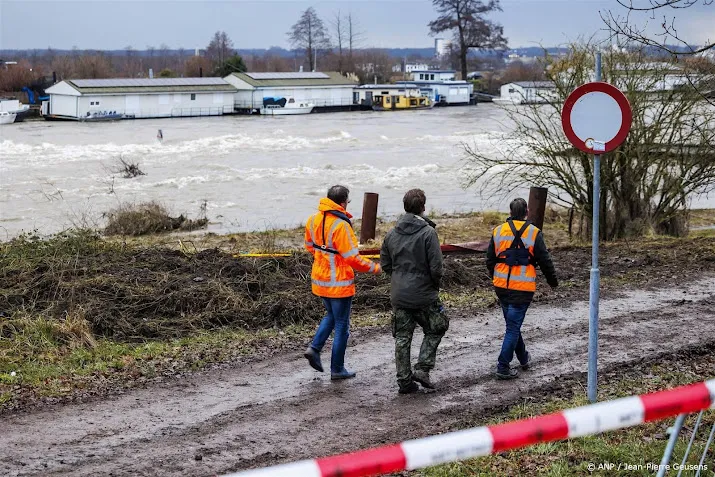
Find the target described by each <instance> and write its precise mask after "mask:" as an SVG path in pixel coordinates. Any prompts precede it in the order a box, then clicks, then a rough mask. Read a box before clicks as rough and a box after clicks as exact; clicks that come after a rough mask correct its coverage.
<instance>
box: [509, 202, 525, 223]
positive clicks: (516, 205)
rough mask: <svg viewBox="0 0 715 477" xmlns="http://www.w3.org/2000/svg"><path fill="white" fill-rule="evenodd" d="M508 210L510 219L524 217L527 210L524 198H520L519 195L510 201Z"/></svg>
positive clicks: (521, 218)
mask: <svg viewBox="0 0 715 477" xmlns="http://www.w3.org/2000/svg"><path fill="white" fill-rule="evenodd" d="M509 211H510V212H511V218H512V219H516V220H523V219H525V218H526V214H527V212H528V208H527V205H526V201H525V200H524V199H522V198H521V197H517V198H516V199H514V200H512V201H511V204H509Z"/></svg>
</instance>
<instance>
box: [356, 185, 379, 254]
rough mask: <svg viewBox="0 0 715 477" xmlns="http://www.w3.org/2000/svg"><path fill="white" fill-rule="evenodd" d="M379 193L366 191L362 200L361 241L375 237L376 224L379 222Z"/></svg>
mask: <svg viewBox="0 0 715 477" xmlns="http://www.w3.org/2000/svg"><path fill="white" fill-rule="evenodd" d="M378 198H379V194H377V193H375V192H365V198H364V199H363V201H362V222H361V224H360V243H361V244H362V243H366V242H367V241H368V240H374V239H375V226H376V223H377V199H378Z"/></svg>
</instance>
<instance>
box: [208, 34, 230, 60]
mask: <svg viewBox="0 0 715 477" xmlns="http://www.w3.org/2000/svg"><path fill="white" fill-rule="evenodd" d="M233 54H234V50H233V41H231V39H230V38H229V37H228V35H227V34H226V32H225V31H217V32H216V33H214V36H213V38H212V39H211V42H210V43H209V46H207V47H206V58H208V59H209V60H211V61H212V62H213V64H214V67H216V68H218V67H219V66H220V65H222V64H223V63H224V62H225V61H226V60H228V59H229V58H230V57H231V56H233Z"/></svg>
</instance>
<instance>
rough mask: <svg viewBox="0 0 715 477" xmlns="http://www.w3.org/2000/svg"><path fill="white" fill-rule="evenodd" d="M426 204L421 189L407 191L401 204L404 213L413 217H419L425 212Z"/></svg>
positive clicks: (423, 192)
mask: <svg viewBox="0 0 715 477" xmlns="http://www.w3.org/2000/svg"><path fill="white" fill-rule="evenodd" d="M426 202H427V198H426V197H425V191H423V190H422V189H412V190H408V191H407V192H406V193H405V196H404V197H403V198H402V203H403V204H404V206H405V212H407V213H410V214H415V215H420V214H421V213H422V212H424V211H425V203H426Z"/></svg>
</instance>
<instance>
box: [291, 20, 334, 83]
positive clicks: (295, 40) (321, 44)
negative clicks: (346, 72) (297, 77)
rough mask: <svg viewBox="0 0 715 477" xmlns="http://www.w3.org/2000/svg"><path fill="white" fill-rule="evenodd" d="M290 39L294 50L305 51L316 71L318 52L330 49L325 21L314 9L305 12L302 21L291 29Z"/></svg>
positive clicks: (309, 63)
mask: <svg viewBox="0 0 715 477" xmlns="http://www.w3.org/2000/svg"><path fill="white" fill-rule="evenodd" d="M288 39H289V40H290V42H291V45H293V47H294V48H297V49H301V50H304V51H305V55H306V58H307V60H308V65H309V68H310V70H311V71H313V70H314V69H315V60H316V57H317V52H318V51H319V50H320V49H327V48H329V47H330V40H329V39H328V35H327V33H326V31H325V26H324V25H323V20H321V19H320V17H319V16H318V14H317V13H316V11H315V9H313V7H310V8H308V9H307V10H305V11H304V12H303V14H302V15H301V17H300V19H299V20H298V21H297V22H296V23H295V24H294V25H293V26H292V27H291V29H290V31H289V32H288Z"/></svg>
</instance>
